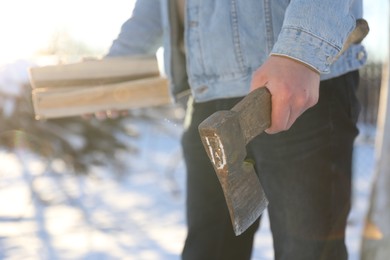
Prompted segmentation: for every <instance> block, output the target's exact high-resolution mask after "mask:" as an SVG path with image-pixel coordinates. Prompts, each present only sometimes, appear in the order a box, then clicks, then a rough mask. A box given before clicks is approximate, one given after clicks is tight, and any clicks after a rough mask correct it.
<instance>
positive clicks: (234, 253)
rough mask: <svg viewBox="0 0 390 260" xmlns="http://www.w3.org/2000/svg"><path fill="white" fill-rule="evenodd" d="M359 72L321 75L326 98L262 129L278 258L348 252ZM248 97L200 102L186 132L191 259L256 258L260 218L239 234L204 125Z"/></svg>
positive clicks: (259, 154) (259, 155)
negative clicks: (287, 122)
mask: <svg viewBox="0 0 390 260" xmlns="http://www.w3.org/2000/svg"><path fill="white" fill-rule="evenodd" d="M358 79H359V74H358V72H357V71H354V72H351V73H348V74H345V75H343V76H340V77H338V78H334V79H331V80H326V81H322V82H321V86H320V99H319V102H318V104H317V105H316V106H314V107H313V108H311V109H309V110H307V111H306V112H305V113H304V114H303V115H302V116H301V117H300V118H299V119H298V120H297V121H296V122H295V123H294V125H293V126H292V127H291V129H290V130H288V131H286V132H282V133H279V134H275V135H267V134H265V133H264V134H261V135H260V136H258V137H256V138H255V139H254V140H253V141H252V142H251V143H250V144H249V145H248V146H247V149H248V155H249V157H251V158H252V159H253V160H254V161H255V168H256V170H257V173H258V175H259V178H260V181H261V183H262V186H263V188H264V190H265V193H266V195H267V197H268V199H269V206H268V212H269V217H270V224H271V231H272V235H273V241H274V250H275V259H289V260H290V259H293V260H295V259H299V260H301V259H308V260H315V259H332V260H337V259H348V254H347V249H346V246H345V242H344V238H345V228H346V221H347V217H348V213H349V210H350V199H351V177H352V176H351V175H352V173H351V172H352V170H351V168H352V166H351V165H352V152H353V142H354V139H355V137H356V136H357V134H358V129H357V127H356V122H357V119H358V114H359V110H360V106H359V103H358V101H357V98H356V96H355V91H356V88H357V85H358ZM239 100H240V99H236V98H235V99H224V100H216V101H210V102H205V103H195V104H193V113H192V118H191V124H190V126H189V127H188V129H187V130H186V131H185V133H184V135H183V138H182V146H183V153H184V158H185V161H186V166H187V222H188V223H187V224H188V235H187V239H186V242H185V246H184V250H183V253H182V258H183V259H185V260H189V259H196V260H204V259H210V260H218V259H221V260H228V259H232V260H233V259H234V260H244V259H250V257H251V253H252V244H253V238H254V235H255V232H256V230H257V229H258V227H259V221H257V222H256V223H255V224H254V225H253V226H252V227H250V228H249V229H248V230H247V231H246V232H244V233H243V234H242V235H240V236H238V237H236V236H235V235H234V233H233V229H232V225H231V222H230V218H229V214H228V210H227V207H226V204H225V200H224V196H223V193H222V189H221V186H220V184H219V182H218V179H217V177H216V174H215V172H214V170H213V168H212V166H211V163H210V162H209V159H208V157H207V155H206V153H205V151H204V148H203V146H202V144H201V141H200V138H199V134H198V129H197V128H198V125H199V123H200V122H201V121H202V120H204V119H205V118H206V117H208V116H209V115H210V114H212V113H213V112H215V111H217V110H224V109H225V110H226V109H230V108H231V107H232V106H233V105H234V104H236V103H237V102H238V101H239Z"/></svg>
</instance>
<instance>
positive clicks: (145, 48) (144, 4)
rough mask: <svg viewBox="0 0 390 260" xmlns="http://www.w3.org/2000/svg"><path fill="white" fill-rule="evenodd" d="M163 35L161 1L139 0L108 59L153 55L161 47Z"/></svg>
mask: <svg viewBox="0 0 390 260" xmlns="http://www.w3.org/2000/svg"><path fill="white" fill-rule="evenodd" d="M162 33H163V32H162V23H161V8H160V1H159V0H138V1H136V3H135V6H134V9H133V13H132V15H131V17H130V18H129V19H128V20H127V21H126V22H125V23H124V24H123V25H122V27H121V30H120V33H119V35H118V37H117V38H116V39H115V40H114V41H113V43H112V45H111V47H110V49H109V52H108V53H107V57H112V56H130V55H141V54H143V55H153V54H155V53H156V51H157V49H158V48H159V47H160V46H161V41H162Z"/></svg>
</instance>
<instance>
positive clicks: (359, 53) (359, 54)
mask: <svg viewBox="0 0 390 260" xmlns="http://www.w3.org/2000/svg"><path fill="white" fill-rule="evenodd" d="M364 57H366V54H365V53H364V51H359V52H358V53H357V54H356V58H357V59H358V60H362V59H364Z"/></svg>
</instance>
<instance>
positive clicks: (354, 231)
mask: <svg viewBox="0 0 390 260" xmlns="http://www.w3.org/2000/svg"><path fill="white" fill-rule="evenodd" d="M163 124H164V127H163V128H161V127H155V124H151V123H150V122H147V121H140V122H138V123H137V125H138V127H139V128H140V129H141V130H142V135H141V136H140V138H139V139H137V140H134V142H136V144H137V145H139V146H140V147H142V149H141V150H140V153H139V154H138V155H137V156H132V157H129V160H128V163H129V167H128V168H129V171H128V173H127V174H124V175H123V174H122V175H116V174H114V173H111V172H109V171H108V170H105V169H97V170H96V172H95V173H94V174H93V177H83V176H70V175H58V174H53V173H49V172H44V168H45V167H44V165H43V163H42V162H41V161H39V160H37V159H36V158H34V156H33V155H32V154H30V153H28V152H27V151H23V150H19V151H17V152H16V153H7V152H5V151H2V152H1V153H0V165H1V168H0V205H1V207H0V259H9V260H11V259H12V260H13V259H15V260H16V259H23V260H24V259H34V260H35V259H39V260H41V259H42V260H46V259H48V260H56V259H80V260H81V259H82V260H105V259H135V260H144V259H145V260H174V259H179V255H180V251H181V248H182V245H183V241H184V238H185V232H186V230H185V219H184V213H183V212H184V182H185V173H184V165H183V162H182V159H181V153H180V147H179V137H180V134H181V130H182V127H181V125H177V124H176V123H174V122H172V121H169V120H165V121H164V120H163ZM160 126H161V124H160ZM362 130H363V131H362V134H361V135H360V136H359V139H358V142H357V144H356V153H355V158H356V159H355V167H354V168H355V179H354V201H353V209H352V212H351V217H350V221H349V226H348V239H347V242H348V247H349V250H350V254H351V256H350V259H352V260H357V259H358V254H359V245H360V236H361V228H362V223H363V218H364V216H365V212H366V209H367V205H368V195H369V190H370V183H371V176H372V170H373V165H374V152H373V151H374V150H373V133H374V129H369V128H367V127H362ZM272 258H273V252H272V239H271V236H270V233H269V223H268V219H267V217H265V218H264V220H263V223H262V229H261V230H260V231H259V232H258V234H257V236H256V241H255V250H254V256H253V259H255V260H260V259H272Z"/></svg>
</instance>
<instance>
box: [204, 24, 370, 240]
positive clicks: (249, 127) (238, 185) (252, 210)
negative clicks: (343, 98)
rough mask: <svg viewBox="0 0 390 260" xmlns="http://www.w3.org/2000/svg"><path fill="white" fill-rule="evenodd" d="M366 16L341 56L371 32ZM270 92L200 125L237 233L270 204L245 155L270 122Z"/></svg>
mask: <svg viewBox="0 0 390 260" xmlns="http://www.w3.org/2000/svg"><path fill="white" fill-rule="evenodd" d="M368 31H369V27H368V24H367V22H366V21H365V20H363V19H358V20H357V21H356V28H355V30H354V31H353V32H352V33H351V34H350V35H349V36H348V39H347V41H346V42H345V44H344V47H343V49H342V50H341V51H340V53H339V55H338V56H337V57H336V58H338V57H339V56H340V55H341V54H342V53H343V52H344V51H345V50H346V49H348V47H349V46H350V45H351V44H354V43H360V42H361V41H362V40H363V39H364V37H365V36H366V35H367V34H368ZM270 117H271V95H270V93H269V91H268V90H267V89H266V88H265V87H262V88H258V89H256V90H254V91H252V92H251V93H250V94H249V95H247V96H246V97H245V98H243V100H241V101H240V102H239V103H238V104H237V105H236V106H234V107H233V108H232V109H231V110H229V111H218V112H216V113H214V114H212V115H211V116H210V117H208V118H206V119H205V120H204V121H203V122H202V123H201V124H200V125H199V133H200V136H201V140H202V143H203V145H204V147H205V150H206V152H207V154H208V156H209V158H210V160H211V162H212V164H213V167H214V169H215V172H216V173H217V176H218V179H219V181H220V183H221V186H222V189H223V192H224V195H225V199H226V203H227V206H228V209H229V213H230V218H231V221H232V224H233V229H234V232H235V233H236V235H240V234H241V233H242V232H244V231H245V230H246V229H247V228H248V227H249V226H250V225H252V223H253V222H254V221H255V220H256V219H257V218H258V217H259V216H260V215H261V213H262V212H263V211H264V209H265V208H266V207H267V205H268V200H267V198H266V196H265V194H264V191H263V188H262V186H261V184H260V181H259V179H258V176H257V174H256V172H255V170H254V167H253V165H252V164H251V163H249V162H247V161H246V160H245V159H246V156H247V155H246V145H247V144H248V143H249V142H250V141H251V140H252V139H253V138H254V137H256V136H257V135H259V134H261V133H262V132H263V131H264V130H265V129H267V128H268V127H269V125H270V123H271V122H270V121H271V119H270Z"/></svg>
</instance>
